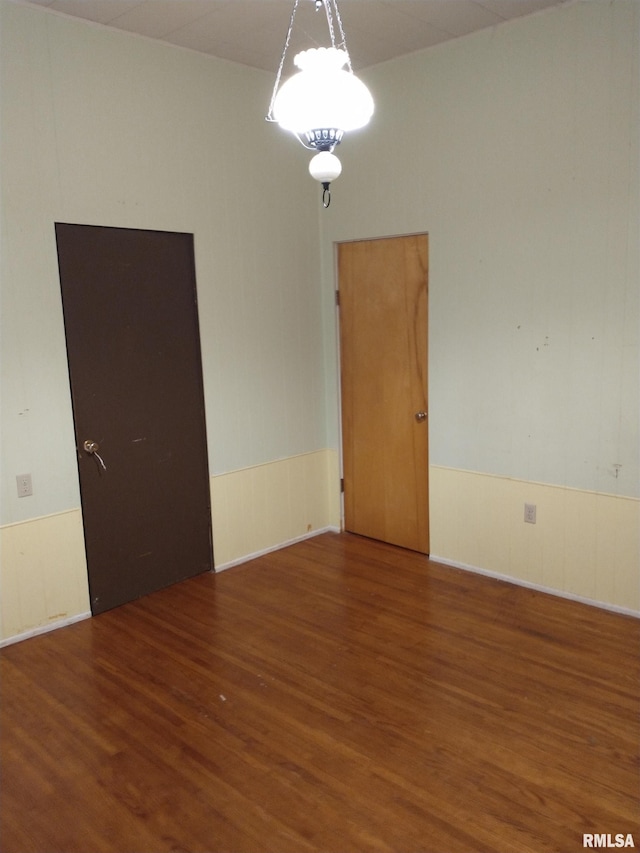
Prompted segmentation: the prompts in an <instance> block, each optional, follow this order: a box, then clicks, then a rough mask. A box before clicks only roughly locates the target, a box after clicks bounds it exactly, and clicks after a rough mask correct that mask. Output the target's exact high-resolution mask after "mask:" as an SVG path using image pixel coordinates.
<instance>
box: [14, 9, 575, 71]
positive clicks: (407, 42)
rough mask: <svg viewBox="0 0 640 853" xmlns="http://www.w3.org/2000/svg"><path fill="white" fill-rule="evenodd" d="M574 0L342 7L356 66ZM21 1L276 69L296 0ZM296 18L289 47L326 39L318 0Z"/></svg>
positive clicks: (370, 63) (204, 51)
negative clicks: (317, 4)
mask: <svg viewBox="0 0 640 853" xmlns="http://www.w3.org/2000/svg"><path fill="white" fill-rule="evenodd" d="M571 1H572V0H339V10H340V14H341V18H342V22H343V25H344V30H345V34H346V39H347V47H348V50H349V53H350V56H351V61H352V64H353V67H354V69H359V68H364V67H366V66H369V65H375V64H376V63H378V62H384V61H385V60H387V59H392V58H394V57H397V56H402V55H403V54H406V53H412V52H413V51H415V50H420V49H422V48H425V47H430V46H432V45H434V44H438V43H439V42H443V41H447V40H449V39H453V38H457V37H458V36H463V35H467V34H468V33H471V32H474V31H475V30H481V29H484V28H485V27H493V26H495V25H497V24H500V23H502V22H503V21H506V20H510V19H512V18H517V17H520V16H522V15H529V14H532V13H534V12H538V11H539V10H541V9H545V8H547V7H549V6H559V5H562V4H563V3H566V2H571ZM20 2H29V3H30V5H38V6H46V7H48V8H49V9H52V10H54V11H56V12H60V13H63V14H65V15H72V16H74V17H78V18H84V19H86V20H88V21H93V22H94V23H98V24H103V25H106V26H109V27H115V28H116V29H119V30H126V31H128V32H132V33H138V34H139V35H142V36H146V37H149V38H153V39H159V40H160V41H164V42H169V43H170V44H177V45H182V46H183V47H188V48H191V49H192V50H198V51H201V52H203V53H208V54H212V55H213V56H218V57H221V58H222V59H229V60H232V61H234V62H240V63H242V64H243V65H250V66H253V67H255V68H262V69H265V70H267V71H272V72H275V71H276V70H277V68H278V64H279V61H280V55H281V53H282V49H283V45H284V39H285V36H286V33H287V28H288V26H289V19H290V17H291V12H292V10H293V0H20ZM295 24H296V26H295V29H294V31H293V36H292V41H291V46H290V50H291V51H293V50H294V49H295V50H298V49H300V48H303V47H309V46H310V44H312V43H313V41H314V40H315V41H316V42H317V43H318V44H321V45H326V44H327V43H328V28H327V21H326V16H325V14H324V12H323V11H320V12H316V10H315V3H314V0H300V3H299V6H298V11H297V12H296V17H295ZM298 40H299V44H296V42H297V41H298ZM287 56H288V57H289V53H288V54H287ZM286 73H287V71H286V70H285V75H286Z"/></svg>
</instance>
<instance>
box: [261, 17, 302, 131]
mask: <svg viewBox="0 0 640 853" xmlns="http://www.w3.org/2000/svg"><path fill="white" fill-rule="evenodd" d="M299 2H300V0H295V3H294V4H293V11H292V12H291V18H290V20H289V29H288V30H287V37H286V39H285V42H284V48H283V50H282V56H281V57H280V67H279V68H278V73H277V74H276V83H275V86H274V87H273V93H272V95H271V103H270V104H269V112H268V113H267V121H275V119H274V117H273V105H274V103H275V100H276V95H277V94H278V86H279V85H280V78H281V77H282V69H283V67H284V59H285V56H286V55H287V50H288V49H289V42H290V41H291V32H292V30H293V20H294V18H295V16H296V10H297V8H298V3H299Z"/></svg>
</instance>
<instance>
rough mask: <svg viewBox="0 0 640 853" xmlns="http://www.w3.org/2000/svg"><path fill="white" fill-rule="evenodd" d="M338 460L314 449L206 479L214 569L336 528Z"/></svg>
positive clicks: (328, 452)
mask: <svg viewBox="0 0 640 853" xmlns="http://www.w3.org/2000/svg"><path fill="white" fill-rule="evenodd" d="M338 478H339V459H338V452H337V451H336V450H319V451H316V452H314V453H304V454H301V455H299V456H292V457H290V458H288V459H281V460H278V461H277V462H269V463H267V464H266V465H256V466H254V467H252V468H244V469H242V470H240V471H232V472H231V473H228V474H221V475H218V476H215V477H212V478H211V495H212V514H213V551H214V560H215V566H216V569H217V570H220V569H224V568H228V567H229V566H230V565H234V564H235V563H237V562H240V561H242V559H243V558H245V557H247V556H249V555H251V556H252V555H257V554H261V553H264V552H266V551H269V550H272V549H273V548H274V547H279V546H281V545H282V544H285V543H288V542H293V541H297V540H299V539H302V538H304V537H305V536H308V535H313V534H315V533H318V532H320V531H321V530H326V529H328V528H332V529H339V527H340V494H339V491H338V487H337V484H338Z"/></svg>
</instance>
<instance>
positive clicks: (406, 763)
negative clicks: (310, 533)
mask: <svg viewBox="0 0 640 853" xmlns="http://www.w3.org/2000/svg"><path fill="white" fill-rule="evenodd" d="M639 640H640V620H637V619H634V618H631V617H626V616H621V615H617V614H613V613H609V612H606V611H603V610H599V609H597V608H594V607H588V606H585V605H581V604H577V603H574V602H570V601H566V600H563V599H559V598H555V597H551V596H546V595H543V594H540V593H537V592H534V591H531V590H526V589H523V588H520V587H516V586H512V585H509V584H505V583H499V582H497V581H493V580H490V579H487V578H484V577H481V576H476V575H472V574H469V573H466V572H462V571H457V570H455V569H451V568H447V567H443V566H439V565H437V564H435V563H432V562H430V561H429V560H428V559H427V558H426V557H423V556H421V555H419V554H415V553H411V552H407V551H402V550H400V549H397V548H394V547H392V546H387V545H384V544H381V543H377V542H373V541H371V540H367V539H362V538H359V537H356V536H351V535H349V534H342V535H338V534H325V535H323V536H319V537H317V538H315V539H311V540H308V541H306V542H303V543H300V544H297V545H294V546H292V547H290V548H288V549H286V550H283V551H279V552H275V553H273V554H269V555H267V556H264V557H261V558H259V559H257V560H254V561H253V562H251V563H247V564H245V565H243V566H239V567H236V568H234V569H231V570H229V571H227V572H224V573H221V574H219V575H212V574H207V575H202V576H200V577H197V578H194V579H192V580H188V581H185V582H184V583H182V584H179V585H177V586H174V587H171V588H170V589H167V590H164V591H162V592H159V593H155V594H153V595H150V596H148V597H146V598H144V599H141V600H140V601H137V602H135V603H132V604H129V605H125V606H123V607H121V608H118V609H117V610H112V611H110V612H108V613H104V614H102V615H101V616H98V617H96V618H93V619H90V620H87V621H85V622H81V623H78V624H75V625H72V626H69V627H67V628H64V629H61V630H59V631H56V632H54V633H51V634H46V635H43V636H40V637H36V638H33V639H30V640H27V641H25V642H23V643H20V644H16V645H13V646H9V647H7V648H5V649H4V650H3V651H2V653H1V654H0V666H1V676H2V728H1V730H0V734H1V738H2V764H3V773H2V788H1V791H2V797H1V800H0V803H1V817H2V836H1V837H0V849H2V851H3V853H28V851H36V853H58V851H60V853H72V851H78V853H101V851H116V852H117V853H161V851H209V853H218V851H225V853H245V851H246V853H254V851H255V852H256V853H257V852H258V851H269V853H289V851H291V853H306V851H327V853H350V851H358V853H359V852H360V851H371V853H375V851H383V853H385V852H386V853H414V852H415V851H425V853H463V851H464V853H476V851H477V853H480V851H487V853H489V852H490V851H496V852H497V853H521V852H522V851H531V852H532V853H545V851H553V853H569V852H570V851H579V850H580V851H581V850H583V833H611V834H612V835H614V836H615V833H621V834H624V835H626V834H627V833H632V834H633V840H634V842H635V846H636V847H640V824H639V821H638V804H639V802H640V791H639V785H638V754H639V743H638V736H639V725H638V710H639V696H638V692H639V678H638V675H639V673H638V650H639Z"/></svg>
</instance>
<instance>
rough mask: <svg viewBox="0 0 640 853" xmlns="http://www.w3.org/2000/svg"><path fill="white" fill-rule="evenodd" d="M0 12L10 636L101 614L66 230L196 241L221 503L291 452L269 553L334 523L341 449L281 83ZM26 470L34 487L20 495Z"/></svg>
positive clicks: (233, 539)
mask: <svg viewBox="0 0 640 853" xmlns="http://www.w3.org/2000/svg"><path fill="white" fill-rule="evenodd" d="M0 15H1V19H0V20H1V27H2V29H1V36H2V50H1V59H0V61H1V63H2V65H1V74H2V76H1V98H2V101H1V107H2V128H1V132H2V137H1V145H2V148H1V154H0V159H1V164H2V175H1V177H2V235H1V239H2V245H1V268H0V274H1V280H2V341H1V345H2V454H3V455H2V493H1V504H2V508H1V518H0V523H1V524H2V525H4V526H3V527H2V528H1V529H0V532H1V533H2V541H3V542H4V543H5V548H4V554H3V566H2V585H1V586H0V591H1V592H2V613H3V616H4V623H5V635H13V634H15V633H20V632H24V631H27V630H31V629H33V628H37V627H38V626H42V625H47V624H49V622H50V620H51V619H59V618H72V617H73V616H74V615H76V614H77V613H78V612H79V611H82V608H83V607H84V609H85V610H87V609H88V599H86V597H85V598H84V599H83V600H84V602H85V603H84V604H83V605H79V604H78V593H77V590H78V589H83V588H84V589H85V591H86V566H85V563H84V551H83V547H82V530H81V524H78V520H79V516H78V513H79V507H80V498H79V487H78V474H77V466H76V458H75V441H74V433H73V421H72V411H71V404H70V392H69V381H68V373H67V362H66V350H65V338H64V328H63V320H62V308H61V299H60V287H59V279H58V270H57V256H56V245H55V234H54V222H55V221H63V222H78V223H86V224H96V225H111V226H121V227H132V228H148V229H165V230H174V231H188V232H193V233H194V235H195V253H196V274H197V285H198V298H199V314H200V324H201V340H202V355H203V370H204V382H205V397H206V415H207V426H208V444H209V452H210V472H211V474H212V491H213V497H214V506H220V505H221V502H220V500H219V499H218V498H217V493H216V478H217V477H223V476H224V477H225V480H224V489H225V490H226V491H228V490H229V489H230V488H232V486H231V485H230V481H229V477H230V476H232V475H233V473H234V472H240V471H244V470H245V469H251V470H254V471H259V470H260V468H261V466H266V467H265V468H264V470H265V471H266V472H267V473H268V474H269V475H272V476H273V477H274V478H275V486H274V489H275V488H279V487H280V483H281V480H282V477H281V476H280V473H278V472H279V468H278V466H277V465H273V463H274V462H276V461H280V462H281V463H282V465H283V466H284V470H285V471H286V472H287V474H286V476H287V477H291V483H292V485H291V489H290V492H291V512H290V516H289V517H288V518H287V519H284V520H283V519H282V518H280V519H279V520H278V521H277V523H276V521H274V528H273V529H272V530H270V531H266V532H264V531H263V533H264V535H263V536H262V538H261V540H260V541H261V543H262V545H263V546H264V547H268V546H269V545H275V544H277V543H278V542H281V541H282V540H283V538H287V537H289V538H291V537H295V536H297V535H303V534H306V533H307V532H308V531H309V529H310V526H311V529H316V528H317V527H323V526H325V525H327V524H328V523H329V520H330V515H331V514H332V513H333V515H334V516H335V509H334V510H332V509H330V506H329V503H330V502H329V499H328V497H327V499H326V501H325V503H324V505H323V506H322V507H320V508H319V507H318V506H317V503H318V502H317V501H316V502H315V504H314V506H313V507H311V508H310V509H309V512H308V513H305V514H304V518H303V517H302V515H303V513H300V512H299V508H300V507H301V506H304V505H305V500H304V499H305V495H306V494H307V492H312V493H316V494H323V495H325V496H327V495H328V482H329V476H330V474H329V472H330V471H331V470H332V469H331V464H330V460H331V458H334V457H335V450H334V451H333V452H332V451H330V450H328V449H327V441H326V418H325V411H324V405H325V391H324V361H323V329H322V317H321V300H320V290H319V287H318V284H319V246H318V207H319V206H318V196H317V193H316V192H315V188H314V186H313V184H312V183H311V182H310V179H309V177H308V174H307V158H306V157H305V154H304V151H303V150H302V149H301V148H300V146H299V145H298V144H297V143H296V142H295V141H294V140H288V139H283V134H282V131H280V130H279V129H278V128H277V127H276V126H275V125H269V124H267V122H265V120H264V116H265V114H266V111H267V108H268V104H269V98H270V95H271V87H272V85H273V75H269V74H266V73H263V72H259V71H255V70H251V69H248V68H244V67H242V66H238V65H235V64H233V63H228V62H225V61H222V60H216V59H214V58H212V57H208V56H204V55H202V54H198V53H195V52H191V51H188V50H185V49H182V48H179V47H174V46H168V45H163V44H160V43H157V42H153V41H151V40H146V39H142V38H139V37H136V36H133V35H131V34H127V33H120V32H116V31H111V30H108V29H106V28H103V27H100V26H95V25H91V24H87V23H86V22H83V21H79V20H75V19H72V18H68V17H65V16H61V15H57V14H55V13H51V12H49V11H47V10H44V9H41V8H34V7H24V6H18V5H15V4H13V3H11V2H8V0H0ZM317 454H320V456H317ZM327 454H328V455H327ZM307 458H308V459H311V460H313V464H311V463H309V464H304V465H301V464H300V463H299V462H297V461H291V462H290V461H289V460H301V459H302V460H305V459H307ZM318 460H320V461H318ZM334 467H335V465H334ZM301 470H302V471H303V472H304V474H301V473H300V471H301ZM27 472H29V473H31V474H32V478H33V496H32V497H28V498H22V499H18V497H17V492H16V484H15V476H16V475H17V474H22V473H27ZM291 472H295V476H294V475H293V474H292V473H291ZM238 476H239V477H241V478H242V482H245V480H246V475H244V474H240V473H239V474H238ZM263 481H264V475H263V476H262V477H261V482H263ZM222 482H223V481H220V483H221V484H222ZM332 482H335V477H332ZM221 487H222V486H221ZM264 487H265V488H266V490H267V494H268V492H269V484H268V483H267V484H266V485H265V486H264ZM300 490H302V493H300ZM274 493H275V492H274ZM333 503H335V501H333ZM252 512H253V510H252V509H247V514H248V515H250V514H251V513H252ZM69 513H71V514H72V515H71V516H69ZM74 513H75V516H74ZM280 515H282V513H280ZM23 522H29V523H28V524H26V525H25V526H22V527H20V529H19V530H18V529H17V528H15V526H16V525H19V524H21V523H23ZM336 523H337V521H336ZM213 525H214V551H215V552H216V559H218V553H220V554H221V555H222V558H223V560H224V561H229V560H232V559H234V558H237V557H239V556H240V555H241V554H242V553H245V554H246V553H249V552H251V550H252V548H253V545H254V542H255V537H252V536H250V535H249V533H248V532H247V526H248V525H247V517H245V515H244V512H243V509H242V508H241V507H240V508H239V509H238V513H237V514H236V516H235V517H234V518H233V519H232V521H231V522H229V519H228V518H227V517H218V518H217V517H216V516H215V514H214V519H213ZM243 531H245V533H244V535H245V536H246V537H248V538H246V541H245V540H243ZM16 543H18V544H16ZM47 555H49V560H47ZM70 555H73V557H70ZM61 588H62V589H64V588H67V589H68V590H69V594H68V595H67V597H66V604H65V603H64V599H65V596H64V595H62V596H61V595H60V594H59V591H60V589H61ZM72 589H73V590H74V592H73V593H72V592H71V590H72ZM85 596H86V592H85Z"/></svg>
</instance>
